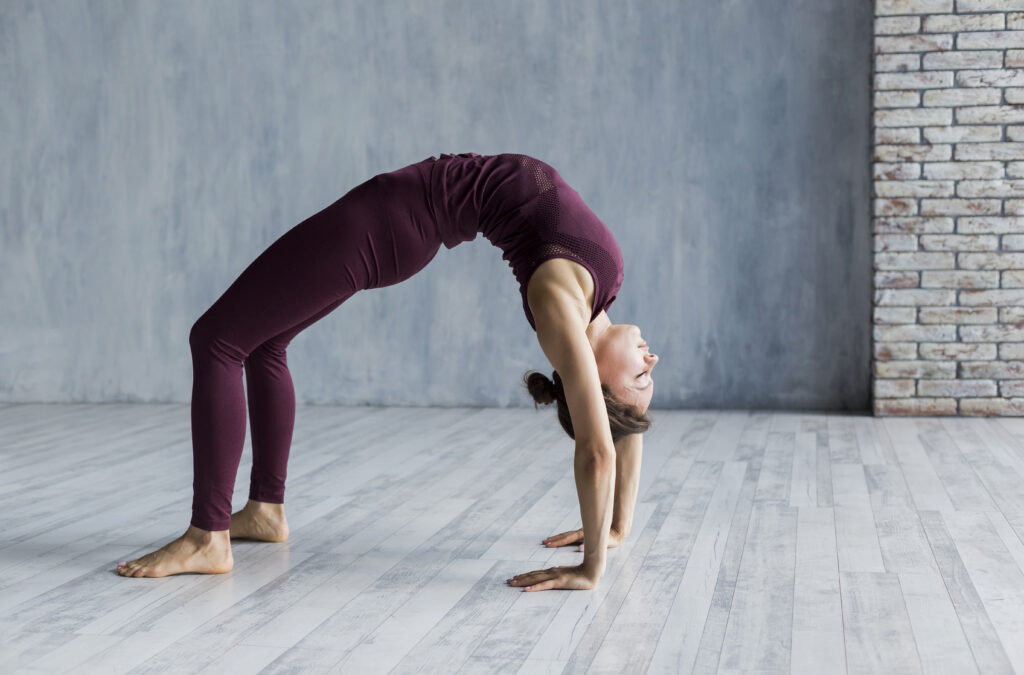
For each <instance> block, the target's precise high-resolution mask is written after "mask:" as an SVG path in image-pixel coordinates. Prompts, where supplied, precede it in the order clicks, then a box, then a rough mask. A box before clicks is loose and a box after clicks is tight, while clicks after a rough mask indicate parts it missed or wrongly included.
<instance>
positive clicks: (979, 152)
mask: <svg viewBox="0 0 1024 675" xmlns="http://www.w3.org/2000/svg"><path fill="white" fill-rule="evenodd" d="M956 158H957V159H1022V158H1024V143H964V144H962V145H957V146H956Z"/></svg>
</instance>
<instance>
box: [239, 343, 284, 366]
mask: <svg viewBox="0 0 1024 675" xmlns="http://www.w3.org/2000/svg"><path fill="white" fill-rule="evenodd" d="M287 346H288V345H287V344H282V343H279V342H276V341H274V340H267V341H266V342H264V343H263V344H261V345H260V346H259V347H257V348H256V349H254V350H252V351H251V352H249V355H248V356H247V357H246V358H245V363H246V364H255V363H259V362H264V363H284V362H285V361H286V359H287V352H286V349H287Z"/></svg>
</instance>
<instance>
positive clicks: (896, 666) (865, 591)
mask: <svg viewBox="0 0 1024 675" xmlns="http://www.w3.org/2000/svg"><path fill="white" fill-rule="evenodd" d="M839 584H840V591H841V594H842V600H843V625H844V626H845V628H846V668H847V672H849V673H851V675H852V674H855V673H919V672H921V662H920V659H919V658H918V655H917V649H916V647H915V644H914V634H913V630H912V629H911V626H910V618H909V617H908V616H907V609H906V605H905V604H904V601H903V593H902V591H901V589H900V584H899V579H898V578H897V576H896V575H895V574H881V573H876V572H840V573H839Z"/></svg>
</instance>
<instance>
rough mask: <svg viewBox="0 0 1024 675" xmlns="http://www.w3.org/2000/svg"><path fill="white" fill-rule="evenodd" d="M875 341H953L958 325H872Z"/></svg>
mask: <svg viewBox="0 0 1024 675" xmlns="http://www.w3.org/2000/svg"><path fill="white" fill-rule="evenodd" d="M871 330H872V335H873V336H874V340H875V342H953V341H955V340H956V326H921V325H918V324H906V325H889V326H887V325H876V326H874V327H872V329H871Z"/></svg>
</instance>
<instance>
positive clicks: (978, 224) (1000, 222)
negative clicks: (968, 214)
mask: <svg viewBox="0 0 1024 675" xmlns="http://www.w3.org/2000/svg"><path fill="white" fill-rule="evenodd" d="M956 231H957V232H961V233H964V234H980V233H984V232H991V233H992V234H1006V233H1008V232H1024V218H1020V217H1017V216H1011V217H999V216H994V217H986V218H960V219H959V220H958V221H957V228H956Z"/></svg>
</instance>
